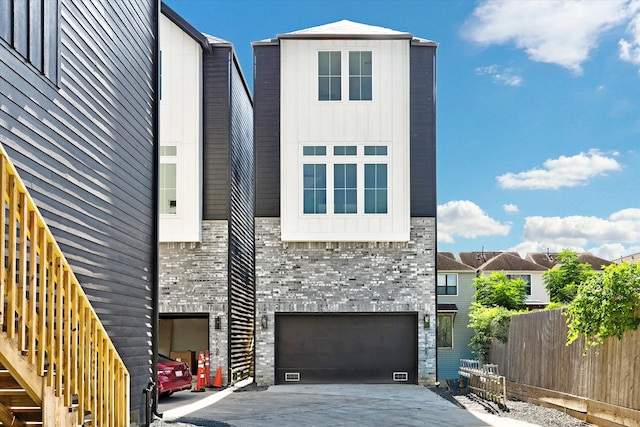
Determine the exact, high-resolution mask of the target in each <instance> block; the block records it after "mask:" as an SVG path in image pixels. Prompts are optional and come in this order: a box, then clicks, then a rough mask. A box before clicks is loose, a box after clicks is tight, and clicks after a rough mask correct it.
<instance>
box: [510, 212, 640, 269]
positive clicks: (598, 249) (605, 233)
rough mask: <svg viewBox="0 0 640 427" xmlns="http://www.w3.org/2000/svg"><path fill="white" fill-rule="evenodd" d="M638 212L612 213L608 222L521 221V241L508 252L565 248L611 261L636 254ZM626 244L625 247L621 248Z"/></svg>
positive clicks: (595, 219)
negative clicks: (522, 237)
mask: <svg viewBox="0 0 640 427" xmlns="http://www.w3.org/2000/svg"><path fill="white" fill-rule="evenodd" d="M638 242H640V209H636V208H630V209H623V210H621V211H618V212H614V213H613V214H611V215H610V216H609V218H598V217H593V216H578V215H576V216H567V217H541V216H533V217H528V218H526V220H525V226H524V240H523V241H522V242H521V243H519V244H517V245H516V246H514V247H513V248H510V249H509V250H513V251H517V252H519V253H520V254H525V253H527V252H546V251H547V250H549V251H551V252H559V251H561V250H562V249H565V248H569V249H572V250H574V251H576V252H591V253H592V254H594V255H596V256H599V257H600V258H604V259H608V260H613V259H615V258H619V257H621V256H624V255H629V254H632V253H637V252H640V245H638ZM625 244H628V245H625Z"/></svg>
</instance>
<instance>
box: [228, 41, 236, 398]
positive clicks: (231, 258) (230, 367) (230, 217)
mask: <svg viewBox="0 0 640 427" xmlns="http://www.w3.org/2000/svg"><path fill="white" fill-rule="evenodd" d="M232 62H233V47H230V48H229V53H228V57H227V94H228V96H227V123H228V128H227V174H228V177H229V178H228V179H227V241H228V242H229V244H228V250H227V301H228V304H227V307H228V312H227V383H228V384H229V385H233V384H234V383H235V375H234V372H233V368H234V366H233V358H232V352H231V346H232V343H231V336H232V331H231V326H232V325H231V322H232V319H231V312H232V311H233V303H234V298H233V278H232V277H231V276H232V274H231V269H232V267H233V266H232V263H233V262H234V258H235V256H234V254H233V226H234V224H233V207H232V199H233V197H232V195H231V191H232V187H233V170H232V169H233V157H232V156H233V153H232V152H231V150H232V146H233V143H232V141H231V135H232V129H231V128H232V126H233V123H232V112H231V105H232V104H231V94H232V90H233V84H232V83H233V82H232V80H233V74H232V73H233V68H232V67H233V64H232Z"/></svg>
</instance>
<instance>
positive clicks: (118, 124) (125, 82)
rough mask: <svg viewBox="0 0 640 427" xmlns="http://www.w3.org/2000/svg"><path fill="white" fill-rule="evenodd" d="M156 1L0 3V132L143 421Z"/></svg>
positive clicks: (152, 257) (151, 268)
mask: <svg viewBox="0 0 640 427" xmlns="http://www.w3.org/2000/svg"><path fill="white" fill-rule="evenodd" d="M158 8H159V5H158V3H157V2H156V1H155V0H136V1H115V2H114V1H92V2H80V1H58V0H38V1H20V2H18V1H14V2H11V1H2V2H0V105H1V106H2V107H1V108H0V143H1V144H2V146H3V147H4V149H5V150H6V151H7V153H8V157H9V158H10V160H11V161H12V162H13V163H14V164H15V165H16V167H17V169H18V173H19V175H20V176H21V178H22V180H23V181H24V183H25V185H26V187H27V189H28V192H29V194H30V196H31V197H32V199H33V201H34V203H35V205H36V206H37V207H38V209H39V211H40V213H41V214H42V216H43V218H44V221H45V222H46V224H47V225H48V228H49V229H50V231H51V233H52V234H53V236H54V238H55V240H56V241H57V242H58V244H59V246H60V248H61V250H62V253H63V254H64V257H65V258H66V260H67V261H68V263H69V265H70V267H71V270H72V271H73V272H74V273H75V276H76V277H77V279H78V281H79V283H80V285H81V287H82V289H83V290H84V293H86V295H87V296H88V299H89V300H90V302H91V305H92V306H93V310H95V312H96V313H97V315H98V317H99V319H100V320H101V322H102V324H103V325H104V326H105V328H106V331H107V333H108V335H109V337H110V338H111V340H112V341H113V343H114V344H115V347H116V349H117V352H118V354H119V355H120V357H121V358H122V359H123V361H124V363H125V365H126V368H127V370H128V372H129V375H130V384H129V385H127V389H130V395H131V399H130V408H129V410H130V421H131V424H132V425H139V424H140V423H142V422H144V414H145V410H146V408H145V404H144V394H143V393H144V390H145V389H146V388H147V387H148V384H149V383H150V382H151V381H152V379H153V378H152V375H151V372H153V363H152V360H153V357H152V352H153V350H154V349H153V345H152V340H151V338H150V337H152V336H153V335H154V333H155V331H154V330H153V323H154V322H153V321H152V319H154V317H155V312H154V310H155V302H156V301H157V299H156V297H157V294H156V290H157V283H156V270H155V269H156V256H157V253H156V244H155V242H156V240H157V235H156V232H155V230H156V227H157V221H156V218H157V208H156V206H157V198H156V191H155V189H156V183H155V182H156V180H155V170H154V169H155V167H154V165H155V164H156V160H155V159H156V156H157V153H156V150H157V128H156V123H157V121H156V119H157V116H156V108H157V94H156V87H157V84H156V81H157V78H158V76H157V72H156V69H157V60H156V54H157V37H156V35H157V34H158V30H157V28H156V25H157V24H156V23H155V22H156V16H157V14H158V12H159V11H158ZM5 196H8V195H3V200H5ZM4 206H5V205H3V210H4V209H5V208H4ZM3 224H4V223H3ZM3 228H4V225H3ZM3 232H4V230H3ZM32 249H33V248H32ZM23 260H24V258H23ZM30 264H31V265H33V261H31V263H30ZM31 280H34V279H33V278H32V279H31ZM3 286H4V285H3ZM29 286H30V287H31V286H39V285H36V282H35V281H34V282H31V284H30V285H29ZM3 289H6V288H3ZM30 289H31V291H30V292H31V294H30V295H28V297H29V298H31V299H32V300H34V299H35V295H34V292H33V288H30ZM59 295H60V298H62V293H60V294H59ZM2 298H3V300H4V298H5V296H2ZM50 298H51V297H50ZM70 298H71V296H70V295H68V294H65V296H64V301H62V300H60V301H58V303H59V304H60V306H61V307H62V306H63V304H64V310H67V309H69V310H73V307H70V306H71V304H70V303H69V300H70ZM43 303H44V301H42V300H40V301H39V302H38V304H43ZM76 309H77V308H76ZM3 311H4V310H3ZM60 311H61V310H59V309H58V310H57V312H56V315H58V314H59V312H60ZM23 315H26V314H25V313H22V314H21V316H20V317H22V316H23ZM5 325H6V324H5ZM60 328H62V326H60ZM65 328H67V327H65ZM49 330H51V328H50V329H49ZM29 332H30V335H32V331H29ZM75 332H76V330H75V329H72V330H71V331H69V330H65V337H69V336H72V335H66V334H73V333H75ZM34 333H35V332H34ZM67 341H68V340H67ZM7 342H8V341H7ZM5 343H6V342H5ZM59 343H60V346H63V345H64V346H66V345H67V344H68V343H67V342H63V339H62V338H61V337H60V338H59ZM40 344H42V343H40ZM80 345H82V343H80ZM65 348H66V347H65ZM100 351H102V348H100ZM22 356H23V355H21V354H18V355H16V357H17V358H19V357H22ZM8 357H9V355H8V354H4V357H3V361H5V360H8V359H7V358H8ZM69 357H71V356H69ZM73 357H74V358H75V357H76V356H75V355H74V356H73ZM11 359H12V360H17V359H16V358H13V357H12V358H11ZM73 360H76V359H73ZM104 360H107V357H106V355H104ZM49 362H52V361H51V359H49ZM56 363H60V362H59V361H57V362H56ZM5 368H7V369H9V367H8V366H6V364H5ZM51 368H53V362H52V365H51V366H50V367H49V369H51ZM56 368H57V369H60V368H59V367H58V366H56ZM32 369H33V372H35V370H36V369H35V367H33V368H32ZM9 370H10V369H9ZM71 372H72V373H71V374H68V373H65V374H64V376H65V378H64V380H65V381H67V380H70V379H71V377H72V376H73V375H74V374H75V373H77V372H76V371H71ZM10 373H11V370H10ZM23 373H24V372H23ZM62 375H63V374H62V372H61V371H60V370H59V371H58V372H57V374H56V376H58V377H59V378H62ZM4 381H5V380H3V384H4ZM110 381H111V378H110V379H108V380H107V379H103V383H107V382H110ZM110 384H111V385H113V386H115V384H114V383H110ZM87 387H88V385H87ZM37 391H38V390H37ZM65 393H67V390H65ZM73 393H75V391H73ZM2 395H3V396H5V397H7V399H8V396H9V395H8V394H7V393H5V392H3V393H2ZM3 399H4V398H3ZM7 402H8V401H5V400H3V402H2V408H0V409H1V410H0V419H1V420H2V421H3V423H5V422H6V417H7V414H11V413H12V412H10V410H9V409H8V408H7V407H4V404H6V403H7ZM18 406H19V405H18ZM14 409H15V408H13V409H11V411H13V410H14ZM58 410H59V409H58ZM65 410H66V409H65ZM81 415H84V414H81ZM96 415H97V414H96V413H93V416H96ZM9 420H10V421H11V415H9ZM13 421H14V422H15V423H16V425H24V424H22V423H24V422H25V419H24V418H21V416H18V417H16V416H15V415H13ZM94 423H97V424H99V421H96V420H95V419H94ZM11 424H13V422H11ZM6 425H9V423H8V422H7V424H6ZM51 425H53V424H51Z"/></svg>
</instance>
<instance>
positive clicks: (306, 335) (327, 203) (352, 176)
mask: <svg viewBox="0 0 640 427" xmlns="http://www.w3.org/2000/svg"><path fill="white" fill-rule="evenodd" d="M253 48H254V67H255V68H254V69H255V78H254V114H255V115H254V122H255V153H256V158H255V161H256V168H255V176H256V207H255V208H256V211H255V217H256V218H255V242H256V325H257V328H256V329H257V330H256V342H255V344H256V372H255V378H256V382H257V383H258V384H273V383H277V384H281V383H286V382H299V383H335V382H362V383H366V382H382V383H394V382H408V383H414V384H415V383H421V384H422V383H434V382H435V379H436V366H435V362H436V341H435V338H436V337H435V323H436V322H435V321H433V320H435V316H436V295H435V291H436V280H435V279H436V265H435V264H436V232H435V231H436V228H435V227H436V224H435V221H436V218H435V216H436V167H435V166H436V156H435V153H436V151H435V74H434V73H435V58H436V48H437V44H436V43H434V42H432V41H429V40H424V39H419V38H416V37H414V36H413V35H411V34H408V33H404V32H399V31H394V30H390V29H387V28H381V27H374V26H369V25H364V24H359V23H355V22H350V21H340V22H335V23H332V24H328V25H323V26H319V27H314V28H309V29H305V30H301V31H296V32H292V33H288V34H281V35H278V36H277V37H276V38H275V39H270V40H264V41H260V42H254V43H253Z"/></svg>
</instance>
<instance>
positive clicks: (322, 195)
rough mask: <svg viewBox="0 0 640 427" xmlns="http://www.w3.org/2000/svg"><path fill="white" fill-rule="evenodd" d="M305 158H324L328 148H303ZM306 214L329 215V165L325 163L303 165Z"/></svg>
mask: <svg viewBox="0 0 640 427" xmlns="http://www.w3.org/2000/svg"><path fill="white" fill-rule="evenodd" d="M302 154H303V155H304V156H319V157H321V158H323V159H322V160H323V161H326V159H324V157H325V156H326V154H327V148H326V147H324V146H306V147H304V148H303V152H302ZM302 169H303V170H302V174H303V193H304V201H303V204H304V213H306V214H325V213H327V165H326V164H324V163H304V164H303V165H302Z"/></svg>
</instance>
